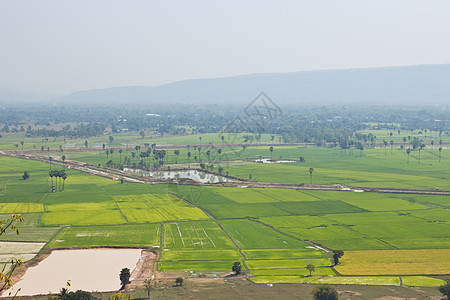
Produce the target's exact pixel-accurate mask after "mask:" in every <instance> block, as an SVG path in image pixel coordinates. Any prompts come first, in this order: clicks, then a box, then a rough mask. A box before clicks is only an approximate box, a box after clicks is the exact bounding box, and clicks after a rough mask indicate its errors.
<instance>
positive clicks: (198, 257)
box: [158, 250, 242, 271]
mask: <svg viewBox="0 0 450 300" xmlns="http://www.w3.org/2000/svg"><path fill="white" fill-rule="evenodd" d="M241 259H242V256H241V255H240V254H239V252H238V251H237V250H196V251H192V250H175V251H171V250H170V251H163V252H162V258H161V260H160V262H159V265H158V266H159V269H160V270H161V271H169V270H170V271H177V270H231V266H232V265H233V262H234V261H239V260H241Z"/></svg>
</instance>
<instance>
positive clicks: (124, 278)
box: [119, 268, 131, 287]
mask: <svg viewBox="0 0 450 300" xmlns="http://www.w3.org/2000/svg"><path fill="white" fill-rule="evenodd" d="M130 276H131V274H130V269H128V268H123V269H122V271H120V275H119V278H120V282H121V283H122V286H123V287H124V286H125V285H126V284H128V283H130Z"/></svg>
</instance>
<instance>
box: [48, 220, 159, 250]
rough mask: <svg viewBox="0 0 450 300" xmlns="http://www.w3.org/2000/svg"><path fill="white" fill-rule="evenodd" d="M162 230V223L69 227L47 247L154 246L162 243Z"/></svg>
mask: <svg viewBox="0 0 450 300" xmlns="http://www.w3.org/2000/svg"><path fill="white" fill-rule="evenodd" d="M160 230H161V226H160V224H144V225H115V226H89V227H67V228H64V229H63V230H62V231H61V232H60V233H59V234H58V235H57V236H56V237H55V238H54V239H53V240H52V241H51V242H50V243H49V244H48V245H47V247H49V248H72V247H74V248H82V247H109V246H121V247H129V246H134V247H138V246H144V247H154V246H159V244H160V242H159V233H160ZM136 233H139V234H136Z"/></svg>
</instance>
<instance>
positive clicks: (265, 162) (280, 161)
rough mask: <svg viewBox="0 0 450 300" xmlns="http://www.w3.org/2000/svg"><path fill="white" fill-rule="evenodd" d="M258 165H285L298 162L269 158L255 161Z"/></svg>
mask: <svg viewBox="0 0 450 300" xmlns="http://www.w3.org/2000/svg"><path fill="white" fill-rule="evenodd" d="M255 162H257V163H263V164H283V163H292V162H296V161H295V160H270V159H268V158H261V159H257V160H255Z"/></svg>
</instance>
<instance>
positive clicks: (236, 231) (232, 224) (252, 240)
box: [220, 220, 308, 250]
mask: <svg viewBox="0 0 450 300" xmlns="http://www.w3.org/2000/svg"><path fill="white" fill-rule="evenodd" d="M220 223H221V224H222V225H223V227H224V228H225V230H226V231H227V232H228V233H229V234H230V235H231V236H232V238H233V239H234V240H235V241H236V242H237V243H238V245H239V246H240V247H241V248H242V249H245V250H253V249H306V247H307V246H308V245H307V244H305V243H304V242H302V241H299V240H296V239H293V238H291V237H289V236H287V235H284V234H282V233H278V232H276V231H275V230H273V229H272V228H270V227H267V226H265V225H263V224H260V223H257V222H254V221H250V220H222V221H220Z"/></svg>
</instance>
